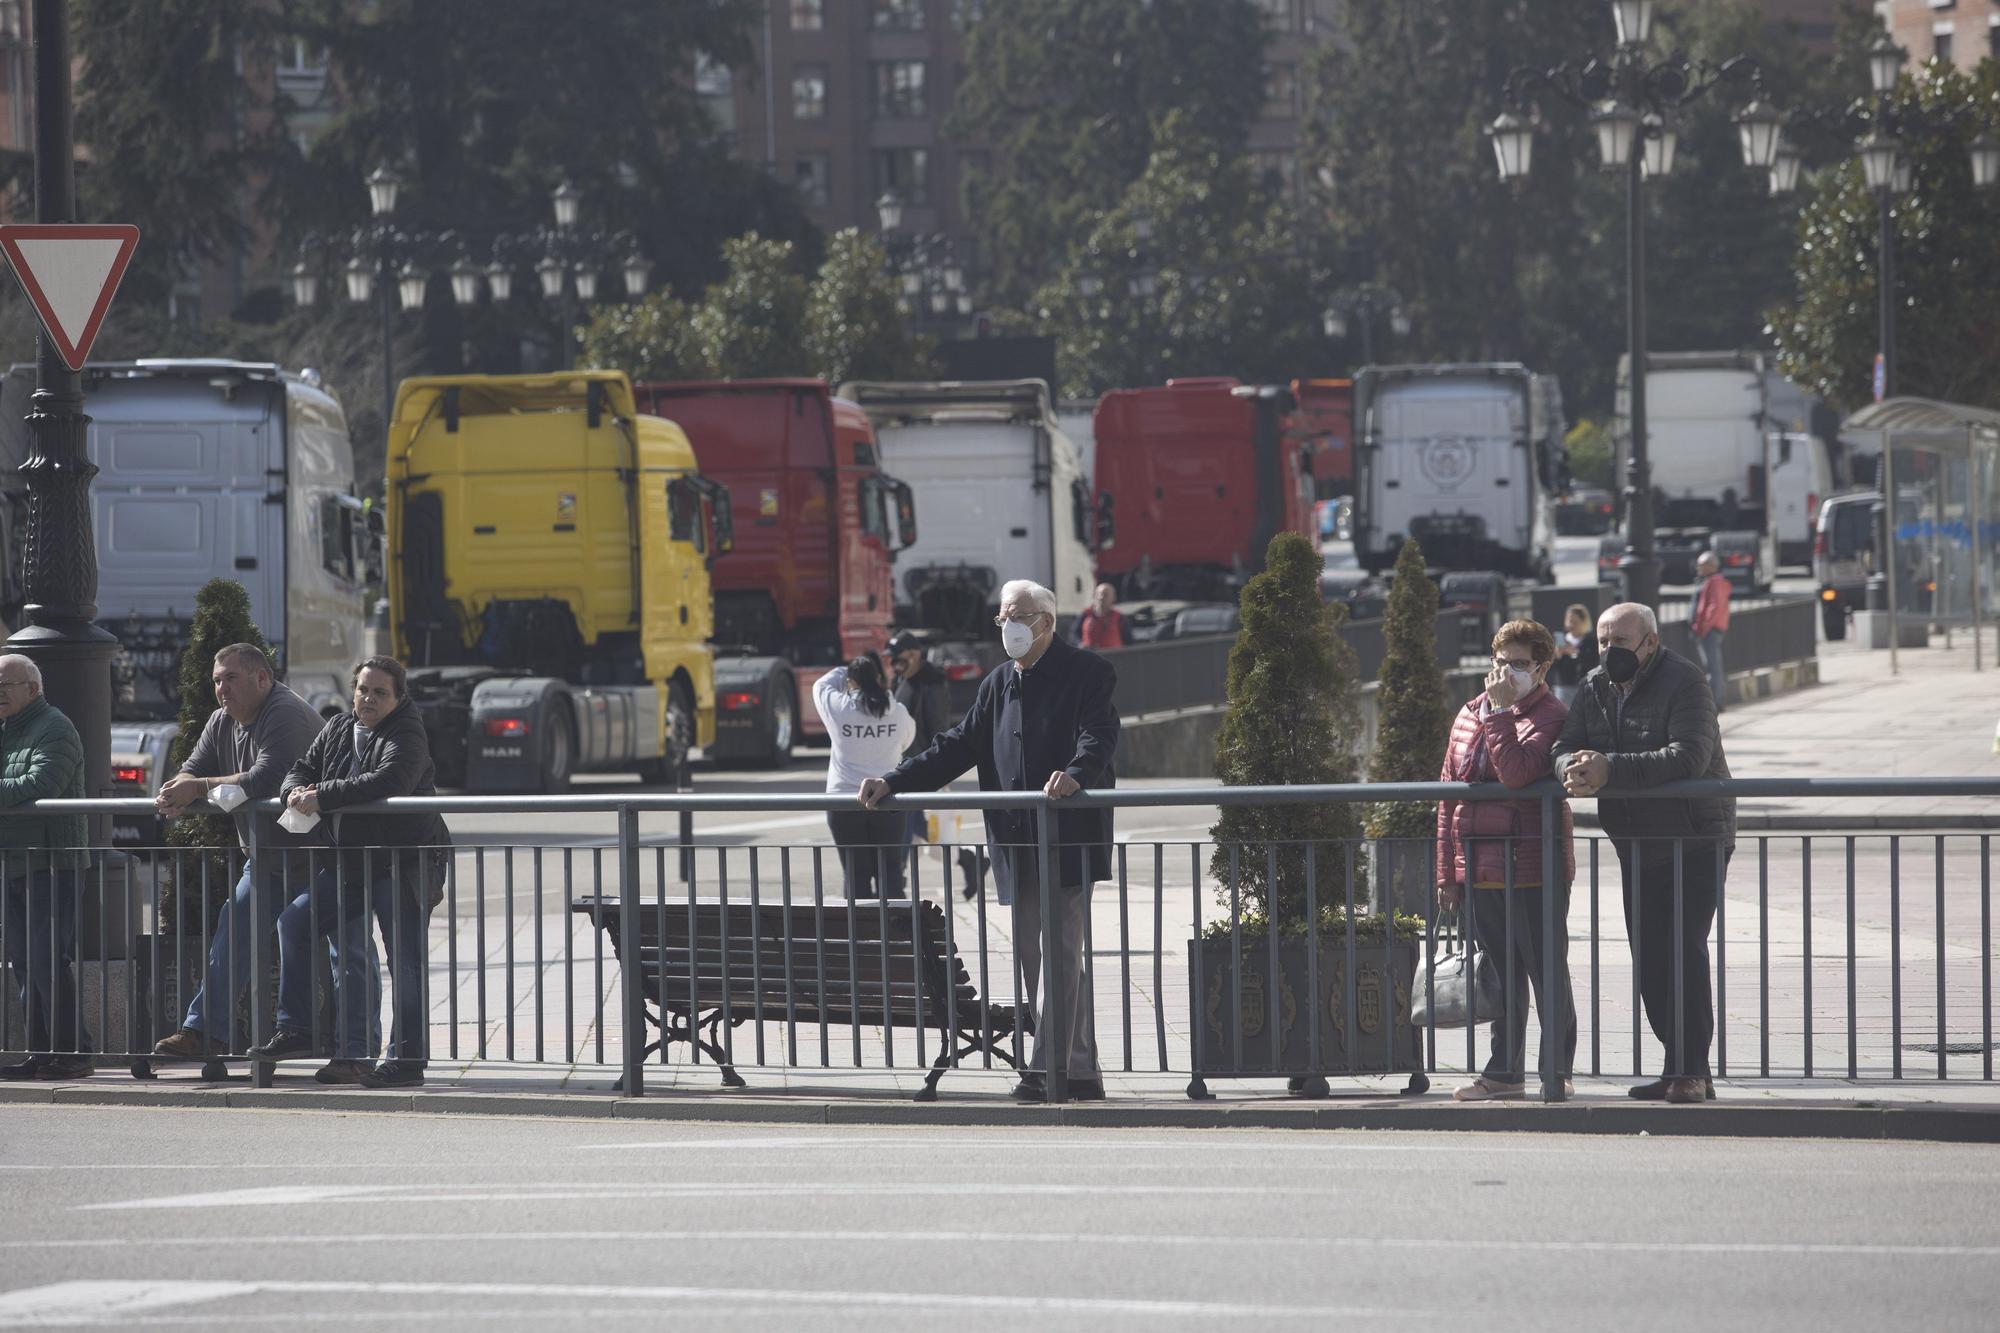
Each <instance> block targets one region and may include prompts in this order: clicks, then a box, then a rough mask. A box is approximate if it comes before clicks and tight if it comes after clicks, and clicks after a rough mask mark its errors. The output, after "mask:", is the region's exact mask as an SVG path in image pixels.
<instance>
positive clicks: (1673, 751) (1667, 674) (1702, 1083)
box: [1554, 602, 1736, 1102]
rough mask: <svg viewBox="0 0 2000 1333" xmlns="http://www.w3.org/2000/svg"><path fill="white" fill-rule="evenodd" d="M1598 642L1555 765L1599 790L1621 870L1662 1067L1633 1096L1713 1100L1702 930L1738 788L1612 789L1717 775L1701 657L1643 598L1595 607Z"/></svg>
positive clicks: (1577, 787) (1580, 788)
mask: <svg viewBox="0 0 2000 1333" xmlns="http://www.w3.org/2000/svg"><path fill="white" fill-rule="evenodd" d="M1597 646H1598V650H1599V652H1600V653H1601V654H1602V656H1603V662H1602V664H1601V665H1600V666H1599V667H1598V668H1597V670H1595V671H1593V672H1591V673H1590V675H1589V676H1588V677H1586V678H1585V679H1584V682H1583V687H1582V689H1581V690H1580V691H1579V692H1578V693H1577V696H1576V707H1574V708H1572V709H1570V711H1569V719H1568V720H1567V721H1566V722H1565V723H1564V724H1563V732H1562V737H1561V739H1559V740H1557V742H1556V745H1555V751H1554V753H1555V769H1556V776H1558V777H1559V778H1561V779H1562V782H1563V786H1564V788H1565V789H1567V790H1568V792H1569V794H1570V795H1571V796H1572V797H1585V796H1596V797H1598V798H1599V799H1598V802H1597V817H1598V819H1599V821H1600V822H1601V823H1602V824H1603V827H1604V832H1605V833H1606V834H1607V835H1608V836H1609V837H1610V839H1611V844H1612V846H1613V848H1615V849H1616V850H1617V853H1618V868H1619V870H1620V872H1621V874H1622V875H1623V878H1624V881H1625V935H1626V938H1627V940H1629V941H1630V943H1631V947H1632V958H1633V964H1634V966H1635V967H1636V968H1637V970H1638V973H1639V998H1640V1001H1641V1003H1642V1004H1643V1005H1644V1007H1645V1010H1646V1021H1647V1022H1648V1023H1649V1024H1650V1025H1651V1026H1652V1029H1653V1035H1654V1036H1655V1037H1656V1038H1658V1039H1659V1042H1660V1045H1661V1047H1662V1048H1663V1049H1664V1051H1665V1056H1664V1059H1663V1062H1662V1073H1661V1077H1660V1078H1658V1079H1655V1080H1654V1081H1652V1082H1650V1083H1642V1084H1640V1085H1639V1086H1638V1087H1636V1088H1633V1089H1631V1095H1632V1096H1634V1097H1637V1098H1640V1099H1642V1100H1648V1101H1661V1100H1664V1101H1669V1102H1699V1101H1702V1100H1704V1099H1712V1098H1713V1097H1714V1096H1715V1086H1714V1083H1713V1081H1712V1080H1711V1079H1710V1077H1709V1065H1708V1050H1709V1045H1710V1043H1711V1042H1712V1041H1713V1040H1714V1036H1715V999H1714V992H1713V990H1712V988H1711V986H1710V983H1709V975H1708V932H1709V930H1710V928H1711V927H1712V926H1714V924H1715V905H1716V902H1717V900H1718V899H1720V897H1721V896H1722V892H1723V880H1724V877H1725V876H1726V874H1727V872H1728V866H1729V857H1730V854H1731V853H1732V852H1733V851H1734V850H1735V848H1736V799H1735V798H1734V797H1732V796H1697V797H1688V798H1686V799H1681V800H1661V799H1655V800H1622V799H1620V798H1619V793H1621V792H1626V791H1633V790H1637V789H1640V788H1645V787H1657V786H1659V785H1660V784H1661V783H1665V782H1676V781H1679V780H1680V779H1682V778H1726V777H1728V776H1729V764H1728V761H1727V760H1725V759H1724V758H1723V755H1722V732H1721V729H1720V728H1719V727H1718V726H1717V725H1716V719H1715V700H1714V699H1713V698H1712V697H1711V696H1710V694H1709V690H1708V684H1707V682H1706V681H1704V680H1703V679H1702V673H1701V668H1700V667H1698V666H1696V665H1695V664H1694V663H1693V662H1690V661H1688V660H1687V659H1686V658H1685V657H1682V656H1680V655H1679V654H1678V653H1672V652H1669V651H1667V649H1666V648H1664V647H1662V646H1661V644H1660V626H1659V621H1658V620H1657V619H1656V618H1655V617H1654V615H1653V610H1652V608H1651V607H1647V606H1641V605H1639V604H1638V603H1636V602H1620V603H1619V604H1618V605H1616V606H1613V607H1611V608H1609V609H1608V610H1606V611H1605V613H1604V614H1603V615H1602V616H1599V617H1598V620H1597ZM1676 951H1678V953H1679V956H1680V968H1679V970H1678V971H1676V970H1675V967H1674V959H1675V954H1676Z"/></svg>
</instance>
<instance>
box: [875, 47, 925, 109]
mask: <svg viewBox="0 0 2000 1333" xmlns="http://www.w3.org/2000/svg"><path fill="white" fill-rule="evenodd" d="M926 111H927V106H926V103H925V101H924V62H923V61H921V60H878V61H876V62H875V114H876V115H877V116H878V117H881V118H883V119H885V120H886V119H898V118H906V117H910V116H921V115H924V114H926Z"/></svg>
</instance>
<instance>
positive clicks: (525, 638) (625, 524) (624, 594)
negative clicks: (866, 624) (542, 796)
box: [386, 370, 732, 791]
mask: <svg viewBox="0 0 2000 1333" xmlns="http://www.w3.org/2000/svg"><path fill="white" fill-rule="evenodd" d="M386 472H387V479H388V510H389V512H388V524H387V527H388V542H389V558H388V570H387V574H388V582H389V605H390V624H391V632H392V635H393V640H394V644H395V652H396V654H397V656H398V657H400V658H401V659H402V660H403V662H404V663H405V664H406V665H407V666H408V667H409V668H410V692H411V695H412V697H413V699H414V700H415V702H416V704H417V707H418V709H419V710H420V712H421V713H422V715H423V718H424V722H425V726H426V729H427V730H428V732H429V734H430V741H431V753H432V756H433V758H434V760H435V762H436V764H437V770H438V782H439V783H440V784H441V785H444V786H453V787H462V788H465V789H467V790H470V791H559V790H561V789H562V788H563V787H565V786H566V785H567V784H568V782H569V778H570V775H571V774H572V773H578V772H590V771H607V770H608V771H615V772H634V771H636V772H638V773H639V774H640V777H641V779H642V780H643V781H647V782H653V783H659V782H666V781H669V780H671V779H673V778H674V777H675V776H676V774H677V773H678V772H679V771H680V769H681V767H682V765H683V763H684V762H685V759H686V755H687V750H688V748H689V746H691V745H708V744H710V743H712V741H713V740H714V736H715V666H714V659H713V656H712V654H711V650H710V648H709V646H708V643H707V640H708V637H709V635H710V633H711V632H712V630H713V627H714V607H713V601H712V598H711V595H710V592H709V565H710V563H711V562H712V561H713V559H714V558H715V557H716V556H717V555H720V554H723V553H725V552H727V550H728V549H729V547H730V545H731V544H732V534H731V522H730V514H729V507H728V505H729V499H728V491H727V490H726V489H725V488H723V487H721V486H719V485H718V484H716V483H714V482H711V481H708V480H706V479H705V478H703V477H702V476H701V475H700V473H699V471H698V470H697V464H696V460H695V454H694V449H693V447H692V446H691V445H690V444H689V443H688V439H687V436H686V435H685V434H684V433H683V432H682V431H681V429H680V427H678V426H676V425H675V424H674V423H672V422H671V421H666V420H663V419H661V418H659V417H654V416H643V415H641V414H640V413H639V412H638V410H637V408H636V406H635V403H634V400H633V396H632V386H631V383H630V382H629V381H628V380H627V379H626V377H625V375H624V374H623V373H622V372H619V371H600V370H592V371H567V372H563V373H560V374H549V375H454V376H436V377H430V378H424V379H410V380H405V381H403V383H402V384H401V385H400V386H399V387H398V389H397V392H396V410H395V415H394V418H393V420H392V421H391V423H390V428H389V441H388V459H387V465H386Z"/></svg>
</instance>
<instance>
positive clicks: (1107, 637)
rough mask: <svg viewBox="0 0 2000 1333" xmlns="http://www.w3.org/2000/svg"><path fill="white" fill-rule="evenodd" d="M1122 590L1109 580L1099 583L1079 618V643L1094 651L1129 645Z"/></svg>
mask: <svg viewBox="0 0 2000 1333" xmlns="http://www.w3.org/2000/svg"><path fill="white" fill-rule="evenodd" d="M1117 603H1118V590H1117V589H1115V588H1113V587H1112V586H1111V585H1110V584H1108V583H1100V584H1098V585H1097V591H1095V592H1094V593H1092V594H1091V597H1090V605H1089V606H1087V607H1085V608H1084V609H1083V614H1082V615H1080V616H1078V617H1077V618H1076V642H1077V646H1079V647H1082V648H1088V649H1090V650H1091V651H1093V652H1102V651H1103V650H1104V649H1106V648H1123V647H1124V646H1125V616H1124V613H1123V612H1121V611H1119V610H1118V609H1117Z"/></svg>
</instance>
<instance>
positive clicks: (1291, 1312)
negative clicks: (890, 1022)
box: [0, 1281, 1442, 1328]
mask: <svg viewBox="0 0 2000 1333" xmlns="http://www.w3.org/2000/svg"><path fill="white" fill-rule="evenodd" d="M249 1295H279V1296H406V1297H407V1296H418V1297H421V1296H440V1297H451V1298H461V1299H463V1298H470V1299H475V1300H477V1299H482V1298H483V1299H487V1300H506V1299H509V1298H513V1299H526V1300H606V1299H609V1300H624V1301H688V1300H696V1301H709V1300H714V1301H738V1300H740V1301H744V1302H749V1303H754V1304H763V1305H784V1306H793V1307H800V1306H803V1307H809V1308H810V1307H848V1308H874V1309H902V1310H939V1309H942V1310H997V1311H1007V1312H1012V1313H1019V1314H1030V1313H1037V1312H1041V1313H1059V1314H1090V1315H1150V1316H1155V1317H1164V1318H1176V1319H1201V1318H1218V1317H1222V1318H1289V1319H1303V1318H1319V1319H1325V1318H1350V1319H1352V1318H1379V1317H1384V1316H1398V1315H1416V1316H1422V1315H1436V1314H1440V1313H1442V1312H1441V1311H1431V1310H1414V1309H1406V1308H1388V1307H1381V1306H1342V1305H1276V1304H1271V1303H1268V1302H1263V1301H1171V1300H1138V1299H1129V1300H1127V1299H1119V1298H1117V1297H1104V1296H1032V1295H990V1296H989V1295H981V1294H978V1293H962V1294H961V1293H945V1292H936V1293H927V1292H908V1291H806V1290H786V1289H781V1288H760V1287H690V1286H614V1285H609V1284H599V1283H554V1282H311V1281H302V1282H301V1281H285V1282H266V1281H247V1282H200V1281H162V1282H120V1281H99V1282H61V1283H56V1284H54V1285H51V1286H46V1287H29V1288H25V1289H23V1290H21V1291H15V1292H9V1293H7V1294H5V1295H0V1328H5V1327H10V1326H21V1325H26V1324H48V1323H68V1324H75V1323H110V1322H114V1321H117V1322H123V1321H124V1317H125V1316H127V1315H128V1314H130V1313H133V1312H135V1311H137V1310H144V1309H159V1308H163V1307H166V1306H169V1305H192V1304H197V1303H200V1302H207V1301H216V1300H223V1299H228V1298H231V1297H238V1296H249ZM462 1313H463V1314H465V1315H467V1316H473V1315H475V1314H476V1313H477V1312H476V1311H471V1310H467V1311H462ZM377 1317H378V1318H379V1317H380V1316H379V1315H378V1316H377Z"/></svg>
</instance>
